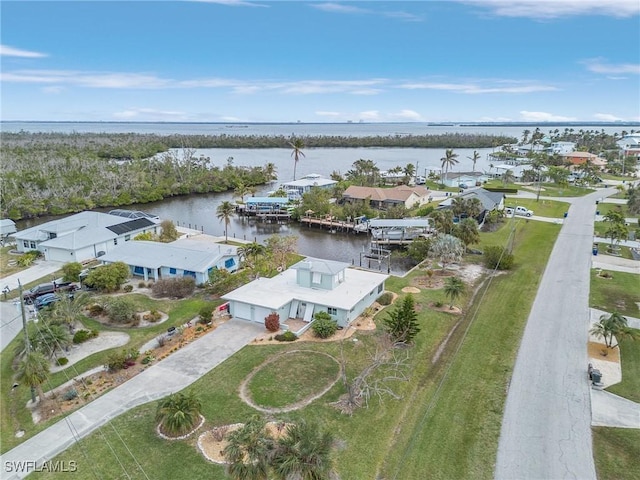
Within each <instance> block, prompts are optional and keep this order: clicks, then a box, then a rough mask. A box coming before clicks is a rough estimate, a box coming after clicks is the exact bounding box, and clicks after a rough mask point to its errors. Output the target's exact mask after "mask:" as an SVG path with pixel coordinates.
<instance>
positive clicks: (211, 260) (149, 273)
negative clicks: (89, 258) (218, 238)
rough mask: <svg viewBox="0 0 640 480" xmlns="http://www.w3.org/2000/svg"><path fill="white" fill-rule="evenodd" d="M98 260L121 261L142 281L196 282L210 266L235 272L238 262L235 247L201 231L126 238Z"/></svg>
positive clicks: (204, 277)
mask: <svg viewBox="0 0 640 480" xmlns="http://www.w3.org/2000/svg"><path fill="white" fill-rule="evenodd" d="M100 261H101V262H102V263H103V264H108V263H115V262H124V263H125V264H127V265H128V266H129V270H130V272H131V275H133V276H134V277H140V278H141V279H144V280H145V281H147V280H153V281H157V280H159V279H161V278H174V277H193V278H194V279H195V281H196V284H197V285H200V284H203V283H206V282H207V281H209V274H210V273H211V272H212V271H213V270H214V269H224V270H227V271H229V272H235V271H236V270H237V269H238V265H239V263H240V259H239V257H238V248H237V247H235V246H233V245H223V244H220V243H215V242H213V240H212V239H211V237H209V236H205V235H196V236H194V237H189V238H184V239H180V240H176V241H175V242H171V243H160V242H149V241H134V242H127V243H126V244H124V245H122V246H120V247H118V248H116V249H114V250H112V251H110V252H109V253H107V254H105V255H104V256H102V257H100Z"/></svg>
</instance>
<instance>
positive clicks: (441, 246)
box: [431, 233, 464, 271]
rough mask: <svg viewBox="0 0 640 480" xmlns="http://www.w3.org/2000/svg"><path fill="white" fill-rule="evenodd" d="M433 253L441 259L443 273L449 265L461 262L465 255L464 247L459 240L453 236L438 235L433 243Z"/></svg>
mask: <svg viewBox="0 0 640 480" xmlns="http://www.w3.org/2000/svg"><path fill="white" fill-rule="evenodd" d="M431 253H432V254H433V256H434V257H436V258H439V259H440V263H441V264H442V271H444V270H445V269H446V268H447V263H450V262H455V261H457V260H459V259H460V258H461V257H462V255H463V254H464V245H463V244H462V242H461V241H460V239H459V238H457V237H454V236H453V235H447V234H442V233H438V234H437V235H436V236H435V238H434V239H433V242H432V243H431Z"/></svg>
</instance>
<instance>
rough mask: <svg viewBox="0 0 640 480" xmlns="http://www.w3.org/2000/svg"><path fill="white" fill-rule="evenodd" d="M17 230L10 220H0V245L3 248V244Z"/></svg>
mask: <svg viewBox="0 0 640 480" xmlns="http://www.w3.org/2000/svg"><path fill="white" fill-rule="evenodd" d="M17 231H18V230H17V229H16V224H15V223H14V221H13V220H11V219H10V218H3V219H1V220H0V244H2V246H4V242H6V241H7V239H8V238H9V237H11V236H13V234H14V233H16V232H17Z"/></svg>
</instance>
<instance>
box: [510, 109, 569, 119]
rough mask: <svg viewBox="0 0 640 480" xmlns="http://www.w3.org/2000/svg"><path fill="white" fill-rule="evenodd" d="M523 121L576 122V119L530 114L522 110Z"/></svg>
mask: <svg viewBox="0 0 640 480" xmlns="http://www.w3.org/2000/svg"><path fill="white" fill-rule="evenodd" d="M520 116H521V120H523V121H525V122H575V121H577V120H578V119H577V118H575V117H564V116H562V115H554V114H553V113H547V112H528V111H526V110H522V111H521V112H520Z"/></svg>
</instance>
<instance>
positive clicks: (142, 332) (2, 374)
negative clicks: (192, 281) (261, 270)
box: [0, 294, 208, 452]
mask: <svg viewBox="0 0 640 480" xmlns="http://www.w3.org/2000/svg"><path fill="white" fill-rule="evenodd" d="M130 298H132V299H134V301H135V302H136V303H137V304H138V307H139V308H140V309H141V310H149V309H151V308H152V307H153V308H155V309H157V310H159V311H163V312H165V313H167V314H168V315H169V319H168V320H167V321H165V322H163V323H162V324H159V325H153V326H150V327H145V328H111V327H107V326H104V325H102V324H101V323H99V322H97V321H96V320H94V319H91V318H85V319H84V320H83V323H84V325H85V327H87V328H88V329H96V330H98V331H100V332H106V331H122V332H126V333H127V334H128V335H129V336H130V339H129V342H128V343H127V345H125V346H123V347H118V348H115V349H109V350H103V351H101V352H97V353H94V354H93V355H90V356H89V357H86V358H84V359H82V360H80V361H79V362H77V363H75V364H73V365H71V366H69V367H67V368H66V369H64V370H61V371H59V372H56V373H54V374H52V375H51V376H50V378H49V380H48V381H47V383H46V384H45V386H44V390H45V392H46V391H48V390H51V389H52V388H55V387H57V386H59V385H61V384H63V383H65V382H67V381H68V380H70V379H71V378H73V377H75V376H77V375H80V374H82V373H83V372H86V371H88V370H90V369H92V368H94V367H98V366H100V365H104V363H105V362H106V359H107V357H108V356H109V354H110V353H112V352H113V351H117V350H120V349H123V348H136V349H139V348H140V347H141V346H142V345H143V344H144V343H145V342H147V341H149V340H151V339H153V338H155V337H157V336H158V335H160V334H162V333H164V332H166V329H167V328H168V327H170V326H178V325H182V324H184V323H185V322H187V321H189V320H191V319H193V318H194V317H196V316H197V315H198V312H199V311H200V309H201V308H202V307H203V306H205V305H206V304H207V303H208V302H206V301H205V300H203V299H201V298H190V299H185V300H180V301H173V302H171V301H168V300H154V299H151V298H148V297H146V296H145V295H140V294H132V295H130ZM16 344H17V339H14V340H13V342H11V343H10V344H9V345H8V346H7V348H5V349H4V350H3V351H2V353H0V379H1V381H0V425H1V427H2V428H1V433H0V441H1V442H0V443H1V445H2V447H1V449H2V452H4V451H6V450H9V449H11V448H13V447H14V446H15V445H17V444H19V443H20V442H22V441H24V440H26V439H27V438H29V437H31V436H33V435H34V434H36V433H38V432H39V431H40V430H43V429H44V428H46V427H47V426H49V425H51V423H53V421H50V422H43V423H39V424H35V425H34V424H33V421H32V419H31V413H30V412H29V411H28V410H27V409H26V407H25V405H26V403H27V401H28V400H29V398H30V394H29V389H28V388H17V389H15V390H14V391H12V388H11V386H12V385H13V375H14V372H13V370H12V360H13V352H14V349H15V345H16ZM17 430H24V431H25V435H24V437H22V438H21V439H17V438H15V436H14V433H15V432H16V431H17Z"/></svg>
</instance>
